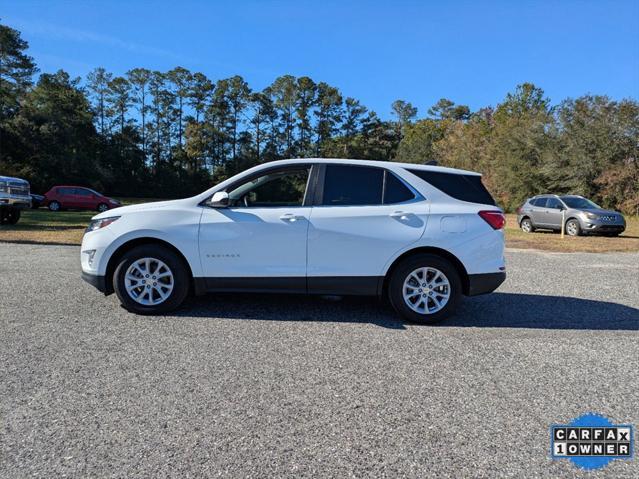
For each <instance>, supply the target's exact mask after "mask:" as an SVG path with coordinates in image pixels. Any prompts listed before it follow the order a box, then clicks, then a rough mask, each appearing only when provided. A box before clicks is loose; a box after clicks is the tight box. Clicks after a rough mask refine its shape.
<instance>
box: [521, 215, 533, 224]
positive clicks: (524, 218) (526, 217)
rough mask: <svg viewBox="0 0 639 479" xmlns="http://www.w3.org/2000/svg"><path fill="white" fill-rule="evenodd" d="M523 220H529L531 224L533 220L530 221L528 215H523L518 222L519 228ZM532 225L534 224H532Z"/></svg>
mask: <svg viewBox="0 0 639 479" xmlns="http://www.w3.org/2000/svg"><path fill="white" fill-rule="evenodd" d="M524 220H530V222H531V223H532V222H533V220H532V218H531V217H530V215H523V216H522V217H521V219H520V220H519V226H521V222H522V221H524ZM533 224H534V223H533Z"/></svg>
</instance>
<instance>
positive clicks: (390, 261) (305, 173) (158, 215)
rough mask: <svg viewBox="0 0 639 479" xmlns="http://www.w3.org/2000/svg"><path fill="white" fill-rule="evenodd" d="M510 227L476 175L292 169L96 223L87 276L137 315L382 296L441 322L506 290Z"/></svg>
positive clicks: (260, 172)
mask: <svg viewBox="0 0 639 479" xmlns="http://www.w3.org/2000/svg"><path fill="white" fill-rule="evenodd" d="M503 227H504V215H503V214H502V211H501V210H500V209H499V208H497V207H496V206H495V202H494V200H493V198H492V197H491V195H490V193H488V191H487V190H486V188H485V187H484V185H483V184H482V182H481V175H479V174H477V173H473V172H469V171H463V170H456V169H451V168H443V167H438V166H426V165H414V164H403V163H391V162H381V161H359V160H334V159H296V160H282V161H274V162H272V163H265V164H261V165H259V166H256V167H254V168H251V169H249V170H247V171H245V172H243V173H239V174H238V175H236V176H234V177H232V178H229V179H228V180H226V181H223V182H222V183H220V184H218V185H217V186H214V187H213V188H211V189H209V190H207V191H205V192H204V193H201V194H199V195H197V196H194V197H192V198H187V199H181V200H174V201H162V202H157V203H147V204H141V205H133V206H125V207H123V208H118V209H116V210H113V211H105V212H104V213H101V214H98V215H97V216H95V217H93V218H92V220H91V222H90V224H89V226H88V228H87V231H86V233H85V235H84V239H83V241H82V248H81V264H82V277H83V278H84V279H85V280H86V281H88V282H89V283H90V284H92V285H93V286H95V287H97V288H98V289H99V290H100V291H102V292H103V293H105V294H110V293H113V292H115V294H116V295H117V297H118V298H119V300H120V302H121V303H122V305H123V306H124V307H125V308H126V309H127V310H129V311H131V312H134V313H139V314H156V313H164V312H167V311H170V310H173V309H175V308H177V307H179V306H180V305H181V304H182V303H183V302H184V300H185V299H186V297H187V295H188V294H189V292H192V293H194V294H196V295H199V294H203V293H207V292H273V293H305V294H319V295H370V296H379V297H383V296H386V297H387V298H388V299H389V301H390V303H391V305H392V306H393V308H394V309H395V310H396V311H397V312H398V313H399V314H400V315H401V316H402V317H404V318H405V319H407V320H410V321H415V322H421V323H435V322H437V321H439V320H442V319H444V318H446V317H448V316H450V315H451V314H453V313H454V311H455V309H456V307H457V306H458V304H459V301H460V299H461V296H462V295H468V296H472V295H478V294H484V293H490V292H492V291H494V290H495V289H496V288H497V287H498V286H499V285H500V284H501V283H502V282H503V281H504V279H505V277H506V273H505V263H504V234H503Z"/></svg>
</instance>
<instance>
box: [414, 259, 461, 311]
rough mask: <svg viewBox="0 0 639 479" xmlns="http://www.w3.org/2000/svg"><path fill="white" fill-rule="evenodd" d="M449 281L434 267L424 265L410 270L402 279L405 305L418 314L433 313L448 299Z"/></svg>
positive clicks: (444, 304)
mask: <svg viewBox="0 0 639 479" xmlns="http://www.w3.org/2000/svg"><path fill="white" fill-rule="evenodd" d="M450 292H451V291H450V282H449V281H448V278H447V277H446V275H445V274H444V273H442V272H441V271H440V270H438V269H436V268H431V267H424V268H418V269H416V270H414V271H412V272H411V273H410V274H409V275H408V276H407V277H406V279H405V280H404V286H403V288H402V294H403V297H404V302H405V303H406V305H407V306H408V307H409V308H410V309H412V310H413V311H415V312H416V313H419V314H434V313H436V312H438V311H440V310H441V309H442V308H444V306H446V303H448V300H449V299H450Z"/></svg>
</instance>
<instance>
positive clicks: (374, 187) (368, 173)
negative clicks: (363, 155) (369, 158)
mask: <svg viewBox="0 0 639 479" xmlns="http://www.w3.org/2000/svg"><path fill="white" fill-rule="evenodd" d="M383 187H384V170H383V169H381V168H371V167H367V166H349V165H327V166H326V176H325V177H324V194H323V196H322V204H323V205H328V206H330V205H379V204H381V203H382V190H383Z"/></svg>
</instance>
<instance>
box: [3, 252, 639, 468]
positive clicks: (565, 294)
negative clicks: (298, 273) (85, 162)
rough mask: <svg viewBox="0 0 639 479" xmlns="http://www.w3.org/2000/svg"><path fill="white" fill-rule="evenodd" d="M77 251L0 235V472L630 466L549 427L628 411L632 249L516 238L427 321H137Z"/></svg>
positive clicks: (355, 315)
mask: <svg viewBox="0 0 639 479" xmlns="http://www.w3.org/2000/svg"><path fill="white" fill-rule="evenodd" d="M78 255H79V250H78V248H76V247H53V246H32V245H11V244H0V477H3V478H11V477H101V478H105V477H127V478H134V477H180V478H186V477H208V476H226V477H258V476H259V477H264V476H291V477H292V476H295V477H346V476H357V477H362V476H374V477H397V476H405V477H494V476H499V477H559V476H562V477H566V476H567V477H572V476H576V477H581V476H584V477H639V460H638V459H636V458H635V459H634V460H631V461H620V460H616V461H613V462H612V463H611V464H610V465H609V466H608V467H606V468H605V469H603V470H599V471H597V472H595V473H583V471H581V470H579V469H577V468H575V467H574V466H573V465H572V463H570V462H569V461H566V460H560V461H553V460H551V459H550V458H549V457H548V451H549V425H550V424H552V423H555V422H567V421H569V420H571V419H572V418H573V417H575V416H578V415H581V414H582V413H585V412H588V411H594V412H598V413H601V414H604V415H607V416H608V417H610V418H611V419H612V420H613V421H616V422H625V423H633V424H635V425H639V389H638V388H637V384H639V368H638V367H637V366H638V364H637V361H638V358H639V341H638V340H639V333H638V330H639V309H637V308H639V266H638V265H639V254H555V253H539V252H531V251H528V252H525V251H510V252H508V255H507V256H508V268H509V277H508V280H507V281H506V283H505V284H504V285H503V286H502V287H501V288H500V289H499V292H498V293H495V294H492V295H488V296H484V297H477V298H472V299H467V300H466V301H465V302H464V305H463V307H462V309H461V311H460V313H459V315H458V316H457V317H456V318H455V319H453V320H450V321H449V322H447V323H445V324H444V325H442V326H439V327H424V326H416V325H409V324H403V323H401V322H399V321H397V320H396V319H395V317H394V315H393V314H392V313H391V312H390V311H389V309H388V307H386V306H384V305H381V304H379V303H378V302H376V301H375V300H371V299H362V298H360V299H345V300H343V301H340V302H330V301H326V300H322V299H319V298H304V297H288V296H286V297H282V296H279V297H278V296H272V297H269V296H254V295H226V296H208V297H205V298H200V299H197V300H194V301H192V302H191V304H190V305H189V307H188V308H186V309H184V310H182V311H181V312H180V313H179V314H177V315H176V316H171V317H137V316H134V315H130V314H128V313H126V312H125V311H124V310H123V309H122V308H120V307H119V304H118V302H117V299H116V298H115V296H110V297H108V298H105V297H104V296H102V295H101V294H100V293H99V292H97V291H96V290H94V289H93V288H92V287H91V286H89V285H87V284H85V283H83V282H82V281H81V280H80V278H79V264H78V261H79V260H78Z"/></svg>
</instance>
